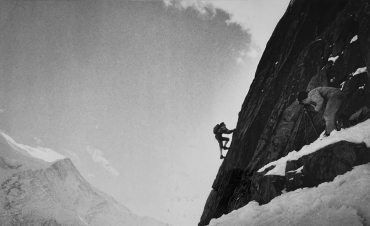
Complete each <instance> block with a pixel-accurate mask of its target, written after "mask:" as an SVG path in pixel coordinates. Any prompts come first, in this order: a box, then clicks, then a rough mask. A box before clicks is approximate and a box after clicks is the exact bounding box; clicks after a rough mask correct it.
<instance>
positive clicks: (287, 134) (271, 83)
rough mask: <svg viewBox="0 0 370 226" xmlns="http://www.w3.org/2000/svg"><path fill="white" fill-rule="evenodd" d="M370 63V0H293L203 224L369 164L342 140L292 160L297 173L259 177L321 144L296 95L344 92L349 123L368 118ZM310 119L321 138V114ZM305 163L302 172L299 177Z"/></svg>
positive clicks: (359, 148)
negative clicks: (328, 88) (328, 90)
mask: <svg viewBox="0 0 370 226" xmlns="http://www.w3.org/2000/svg"><path fill="white" fill-rule="evenodd" d="M369 66H370V1H368V0H335V1H333V0H300V1H294V0H292V1H291V2H290V4H289V6H288V7H287V10H286V12H285V14H284V16H283V17H282V18H281V20H280V21H279V23H278V25H277V26H276V28H275V31H274V32H273V34H272V36H271V38H270V40H269V42H268V43H267V46H266V49H265V52H264V54H263V56H262V58H261V61H260V63H259V65H258V67H257V71H256V75H255V79H254V81H253V83H252V85H251V87H250V90H249V92H248V94H247V96H246V98H245V101H244V103H243V105H242V109H241V111H240V113H239V119H238V124H237V131H235V132H234V134H233V141H232V143H231V147H230V150H229V153H228V156H227V158H226V159H225V160H224V161H223V163H222V165H221V166H220V169H219V172H218V174H217V176H216V179H215V181H214V183H213V185H212V191H211V193H210V195H209V198H208V199H207V202H206V204H205V207H204V212H203V215H202V217H201V219H200V222H199V225H207V224H208V223H209V221H210V220H211V219H212V218H218V217H220V216H221V215H223V214H227V213H229V212H231V211H233V210H235V209H238V208H240V207H242V206H244V205H246V204H247V203H248V202H250V201H252V200H255V201H257V202H259V203H260V204H264V203H267V202H269V201H270V200H271V199H273V198H274V197H276V196H278V195H280V194H281V191H282V190H283V189H287V190H294V189H296V188H302V187H311V186H316V185H318V184H320V183H322V182H325V181H330V180H332V179H333V178H334V177H335V176H336V175H339V174H343V173H345V172H347V171H348V170H351V169H352V167H353V166H355V165H358V164H363V163H365V162H368V161H370V159H369V155H370V154H369V153H370V152H369V150H368V149H367V148H366V146H364V145H358V144H351V143H348V142H339V143H337V144H333V145H331V146H328V147H326V148H324V149H322V150H320V151H318V152H317V153H315V154H313V155H309V156H306V157H305V158H302V159H299V160H298V161H297V162H290V163H289V164H287V171H294V173H287V174H286V177H279V176H264V173H257V170H259V169H260V168H262V167H263V166H264V165H266V164H267V163H269V162H272V161H274V160H277V159H279V158H281V157H283V156H285V155H287V153H289V152H291V151H293V150H297V151H298V150H300V149H301V147H302V146H303V145H305V144H308V143H311V142H312V141H314V140H316V138H317V135H316V134H315V132H314V130H313V128H312V126H311V125H310V123H309V122H307V121H306V119H305V118H303V116H302V115H303V114H302V106H301V105H299V103H298V102H297V101H296V94H297V93H298V92H299V91H302V90H311V89H313V88H315V87H319V86H331V87H337V88H342V90H343V91H345V92H346V94H347V97H348V103H347V105H346V108H345V111H344V113H345V114H346V115H347V116H348V117H350V118H351V124H352V125H354V124H356V123H358V122H361V121H363V120H365V119H367V118H369V110H368V107H369V106H370V105H369V104H370V99H369V97H370V95H369V94H370V89H369V85H370V84H369V72H368V71H369ZM322 109H325V108H324V107H323V108H322ZM309 114H310V116H311V117H312V118H313V122H314V124H315V127H316V128H317V130H318V131H319V133H321V132H322V131H323V130H324V128H325V122H324V120H323V117H322V115H323V110H322V111H320V112H318V113H314V112H310V113H309ZM303 165H304V166H305V167H304V170H303V171H302V172H301V173H296V172H298V171H296V170H297V169H299V168H300V167H301V166H303ZM302 175H304V177H302ZM292 177H295V178H296V180H290V179H291V178H292ZM291 181H294V182H291Z"/></svg>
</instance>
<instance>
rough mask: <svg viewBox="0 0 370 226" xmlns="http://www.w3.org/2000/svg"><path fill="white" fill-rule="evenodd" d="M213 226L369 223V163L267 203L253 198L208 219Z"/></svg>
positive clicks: (355, 224) (300, 225) (347, 225)
mask: <svg viewBox="0 0 370 226" xmlns="http://www.w3.org/2000/svg"><path fill="white" fill-rule="evenodd" d="M210 225H212V226H216V225H217V226H226V225H227V226H231V225H232V226H242V225H243V226H245V225H248V226H270V225H273V226H293V225H294V226H296V225H299V226H312V225H315V226H319V225H322V226H324V225H325V226H332V225H335V226H357V225H358V226H360V225H370V163H369V164H365V165H361V166H357V167H355V168H354V169H353V170H352V171H350V172H348V173H346V174H344V175H340V176H337V177H336V178H335V179H334V181H333V182H330V183H323V184H320V185H319V186H318V187H316V188H304V189H298V190H295V191H293V192H289V193H285V194H282V195H281V196H278V197H276V198H275V199H273V200H271V202H270V203H268V204H266V205H261V206H260V205H259V204H258V203H256V202H254V201H252V202H250V203H249V204H248V205H246V206H244V207H243V208H241V209H238V210H235V211H233V212H231V213H229V214H228V215H224V216H222V217H221V218H219V219H214V220H212V221H211V223H210Z"/></svg>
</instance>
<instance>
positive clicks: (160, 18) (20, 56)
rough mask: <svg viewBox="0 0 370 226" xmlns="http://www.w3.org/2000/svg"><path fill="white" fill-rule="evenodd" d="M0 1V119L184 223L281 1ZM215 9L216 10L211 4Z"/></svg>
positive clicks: (136, 205)
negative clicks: (218, 132) (219, 131)
mask: <svg viewBox="0 0 370 226" xmlns="http://www.w3.org/2000/svg"><path fill="white" fill-rule="evenodd" d="M194 2H196V3H193V1H190V0H189V1H183V2H180V1H176V2H174V1H168V0H165V1H159V0H158V1H124V0H122V1H119V0H114V1H108V0H104V1H103V0H100V1H98V0H74V1H71V0H68V1H67V0H66V1H63V0H60V1H54V0H50V1H37V0H35V1H21V0H19V1H13V0H12V1H10V0H9V1H7V0H2V1H1V2H0V28H1V32H0V51H1V53H2V54H1V55H0V129H1V130H3V131H5V132H7V133H8V134H9V135H10V136H11V137H13V138H14V140H15V141H16V142H18V143H22V144H26V145H30V146H34V147H36V146H41V147H45V148H51V149H53V150H56V151H57V152H59V153H61V154H63V155H65V156H67V157H69V158H71V160H72V161H73V162H74V164H75V165H76V166H77V168H78V169H79V170H80V172H81V173H82V175H83V176H84V177H85V178H86V179H87V180H88V181H89V182H90V183H92V184H93V185H94V186H96V187H97V188H99V189H100V190H102V191H104V192H106V193H108V194H109V195H111V196H113V197H114V198H115V199H116V200H117V201H119V202H121V203H122V204H123V205H125V206H127V207H128V208H129V209H131V210H132V211H133V212H134V213H136V214H139V215H146V216H152V217H155V218H157V219H158V220H161V221H163V222H167V223H171V224H174V225H183V226H188V225H196V224H197V223H198V221H199V219H200V216H201V213H202V211H203V207H204V204H205V201H206V199H207V197H208V194H209V192H210V191H211V185H212V182H213V180H214V178H215V176H216V174H217V170H218V167H219V165H220V164H221V160H220V159H219V148H218V144H217V141H216V140H215V139H214V135H213V133H212V128H213V126H214V125H215V124H216V123H219V122H221V121H224V122H225V123H226V124H227V126H228V127H229V128H230V129H233V128H234V127H235V125H236V122H237V118H238V113H239V111H240V108H241V105H242V102H243V100H244V98H245V96H246V94H247V92H248V89H249V85H250V83H251V82H252V80H253V77H254V73H255V70H256V66H257V63H258V61H259V59H260V57H261V54H262V51H263V50H264V47H265V45H266V42H267V41H268V39H269V38H270V36H271V33H272V31H273V29H274V27H275V26H276V24H277V22H278V20H279V19H280V18H281V16H282V15H283V13H284V12H285V9H286V8H287V6H288V4H289V0H232V1H230V0H228V1H226V0H225V1H222V0H218V1H201V2H200V1H194ZM220 9H222V10H220Z"/></svg>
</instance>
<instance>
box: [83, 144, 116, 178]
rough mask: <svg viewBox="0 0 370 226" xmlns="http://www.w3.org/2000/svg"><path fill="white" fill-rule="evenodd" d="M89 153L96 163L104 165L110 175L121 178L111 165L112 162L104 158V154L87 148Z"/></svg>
mask: <svg viewBox="0 0 370 226" xmlns="http://www.w3.org/2000/svg"><path fill="white" fill-rule="evenodd" d="M86 151H87V153H89V154H90V155H91V157H92V159H93V161H94V162H96V163H99V164H100V165H102V166H103V167H104V168H105V169H106V170H107V171H108V172H109V173H111V174H112V175H114V176H119V173H118V171H117V170H116V169H114V168H113V166H112V165H111V164H110V162H109V161H108V160H107V159H106V158H104V156H103V155H104V153H103V152H102V151H100V150H99V149H96V148H93V147H90V146H87V148H86Z"/></svg>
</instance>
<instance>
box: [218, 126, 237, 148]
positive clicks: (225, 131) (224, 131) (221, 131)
mask: <svg viewBox="0 0 370 226" xmlns="http://www.w3.org/2000/svg"><path fill="white" fill-rule="evenodd" d="M220 125H221V127H220V128H219V129H218V131H217V132H216V135H215V138H216V140H217V141H218V144H219V146H220V152H221V153H222V149H227V147H226V144H227V143H228V142H229V140H230V139H229V138H228V137H223V136H222V134H230V133H232V132H234V130H228V129H227V128H226V125H225V124H224V123H221V124H220ZM223 141H226V143H225V145H224V144H223Z"/></svg>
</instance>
